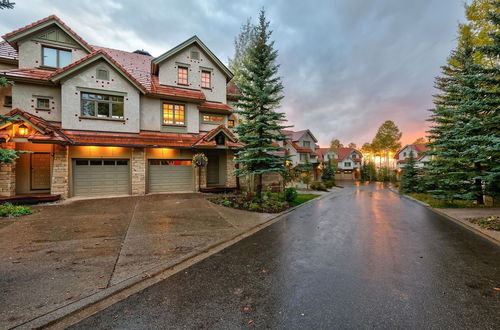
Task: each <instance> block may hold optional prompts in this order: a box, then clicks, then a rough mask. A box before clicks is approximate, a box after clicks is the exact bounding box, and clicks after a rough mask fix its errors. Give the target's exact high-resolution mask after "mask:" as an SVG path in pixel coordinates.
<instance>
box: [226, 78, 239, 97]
mask: <svg viewBox="0 0 500 330" xmlns="http://www.w3.org/2000/svg"><path fill="white" fill-rule="evenodd" d="M226 95H227V98H228V99H230V100H237V99H238V98H239V97H241V96H242V95H243V94H241V92H240V90H239V89H238V87H237V86H236V84H235V83H234V81H233V80H231V81H230V82H228V83H227V86H226Z"/></svg>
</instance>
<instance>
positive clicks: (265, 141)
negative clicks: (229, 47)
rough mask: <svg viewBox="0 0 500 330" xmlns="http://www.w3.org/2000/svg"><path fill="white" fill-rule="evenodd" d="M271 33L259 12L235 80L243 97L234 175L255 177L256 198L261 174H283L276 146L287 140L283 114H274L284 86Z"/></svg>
mask: <svg viewBox="0 0 500 330" xmlns="http://www.w3.org/2000/svg"><path fill="white" fill-rule="evenodd" d="M271 33H272V31H270V30H269V22H268V21H266V16H265V12H264V10H261V12H260V15H259V24H258V25H257V26H256V28H255V38H254V39H253V40H252V41H251V43H250V46H249V47H248V50H247V52H248V53H247V56H246V57H245V58H244V59H243V63H242V69H241V72H240V74H241V77H242V79H239V80H237V81H236V85H237V87H238V89H239V90H240V92H241V94H242V96H241V98H240V99H239V100H238V101H237V102H236V108H237V109H238V110H237V111H236V113H237V114H238V115H239V116H240V118H242V121H241V122H240V125H239V126H238V127H237V128H236V132H237V134H238V136H239V141H240V142H241V143H242V144H243V145H244V147H243V148H242V149H241V150H240V151H239V152H238V153H237V159H236V163H237V164H239V168H238V169H237V170H236V171H235V174H236V175H238V176H240V175H252V174H253V175H254V176H255V178H256V182H257V186H256V189H255V192H256V197H257V198H258V199H260V198H261V196H262V174H263V173H266V172H273V171H274V172H280V173H283V172H285V166H284V164H285V160H286V157H285V156H281V155H280V154H279V153H277V152H279V151H282V150H283V147H280V146H277V145H276V144H275V142H276V141H284V140H285V139H286V137H285V135H283V134H282V133H281V130H282V129H284V128H287V127H288V126H284V125H282V123H283V122H285V121H286V119H285V115H284V114H283V113H280V112H277V111H276V109H277V108H278V107H279V104H280V101H281V100H282V98H283V95H282V91H283V85H282V83H281V78H280V77H279V76H278V68H279V65H278V64H276V58H277V57H278V52H277V51H276V50H275V49H274V41H271V40H270V37H271Z"/></svg>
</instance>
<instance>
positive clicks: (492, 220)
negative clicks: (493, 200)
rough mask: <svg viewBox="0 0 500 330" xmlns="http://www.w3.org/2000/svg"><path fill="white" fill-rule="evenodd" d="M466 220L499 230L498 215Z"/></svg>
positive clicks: (499, 220)
mask: <svg viewBox="0 0 500 330" xmlns="http://www.w3.org/2000/svg"><path fill="white" fill-rule="evenodd" d="M467 221H469V222H472V223H475V224H476V225H479V226H480V227H482V228H484V229H490V230H497V231H500V217H496V216H492V217H487V218H468V219H467Z"/></svg>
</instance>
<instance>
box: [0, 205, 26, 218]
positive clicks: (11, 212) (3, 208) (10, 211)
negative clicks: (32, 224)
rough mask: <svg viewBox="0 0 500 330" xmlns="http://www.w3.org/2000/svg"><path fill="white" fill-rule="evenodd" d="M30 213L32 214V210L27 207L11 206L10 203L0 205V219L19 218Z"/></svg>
mask: <svg viewBox="0 0 500 330" xmlns="http://www.w3.org/2000/svg"><path fill="white" fill-rule="evenodd" d="M31 213H33V210H31V209H30V208H29V207H27V206H21V205H13V204H11V203H5V204H1V205H0V217H20V216H22V215H28V214H31Z"/></svg>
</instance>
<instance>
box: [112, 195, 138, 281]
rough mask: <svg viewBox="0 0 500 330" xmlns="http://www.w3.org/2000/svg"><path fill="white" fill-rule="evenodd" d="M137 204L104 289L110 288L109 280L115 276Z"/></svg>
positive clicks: (136, 203)
mask: <svg viewBox="0 0 500 330" xmlns="http://www.w3.org/2000/svg"><path fill="white" fill-rule="evenodd" d="M138 204H139V201H138V200H137V201H136V202H135V205H134V210H133V211H132V216H131V217H130V221H129V222H128V224H127V229H126V230H125V235H123V238H122V241H121V243H120V250H119V251H118V253H117V256H116V260H115V263H114V265H113V269H112V270H111V275H109V279H108V283H106V288H109V287H110V284H111V280H112V279H113V275H114V274H115V270H116V265H117V264H118V260H120V256H121V255H122V249H123V245H124V243H125V240H126V239H127V236H128V231H129V228H130V224H131V223H132V221H134V217H135V211H136V210H137V205H138Z"/></svg>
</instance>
